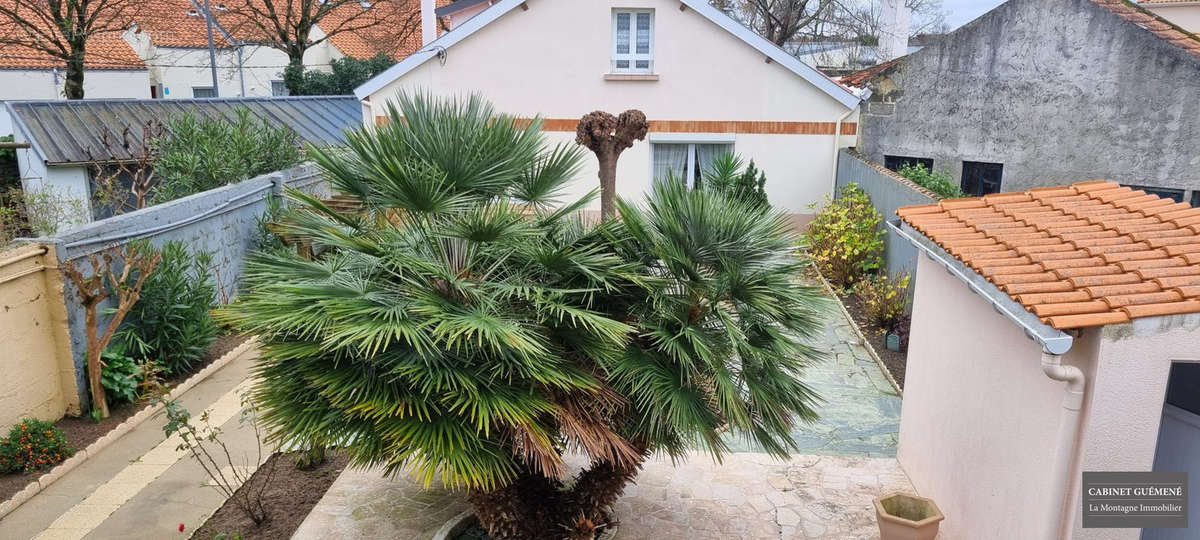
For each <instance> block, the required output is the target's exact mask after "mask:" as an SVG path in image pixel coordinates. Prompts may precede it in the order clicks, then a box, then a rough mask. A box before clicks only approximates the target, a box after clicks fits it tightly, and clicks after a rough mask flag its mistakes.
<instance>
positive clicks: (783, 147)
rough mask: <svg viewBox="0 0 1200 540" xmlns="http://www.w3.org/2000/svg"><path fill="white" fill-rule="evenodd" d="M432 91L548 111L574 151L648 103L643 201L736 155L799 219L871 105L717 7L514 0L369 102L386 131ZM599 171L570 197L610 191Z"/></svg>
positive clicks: (411, 66)
mask: <svg viewBox="0 0 1200 540" xmlns="http://www.w3.org/2000/svg"><path fill="white" fill-rule="evenodd" d="M451 5H452V6H454V5H457V3H456V4H451ZM477 5H482V4H477ZM451 19H452V20H453V16H451ZM530 51H536V53H537V54H536V55H534V56H530V55H529V54H525V53H526V52H530ZM421 90H425V91H432V92H434V93H436V94H439V95H463V94H467V93H472V92H477V93H479V94H481V95H482V96H483V97H485V98H486V99H488V100H490V101H491V102H493V103H494V104H495V106H496V107H497V109H498V110H499V111H502V112H505V113H509V114H514V115H518V116H521V117H532V116H534V115H541V116H542V118H543V121H544V123H543V129H544V130H545V131H546V132H547V133H548V136H549V138H550V140H551V142H562V143H567V144H574V139H575V128H576V124H577V123H578V120H579V118H580V117H582V116H583V115H585V114H587V113H589V112H591V111H594V110H603V111H609V112H611V113H613V114H618V113H620V112H622V111H624V110H626V109H640V110H641V111H643V112H644V113H645V114H646V116H647V118H648V119H649V120H650V134H649V135H648V137H647V140H646V141H644V142H639V143H636V144H635V145H634V146H633V147H632V148H630V149H628V150H626V151H625V152H624V153H623V154H622V155H621V158H620V161H619V163H618V168H617V191H618V194H619V195H620V196H623V197H627V198H630V199H632V200H638V199H640V198H641V197H642V194H643V193H644V192H645V191H646V190H647V188H649V186H650V183H651V179H660V180H661V179H665V178H666V177H667V175H668V173H674V175H675V177H676V178H678V179H680V181H684V182H688V183H689V185H690V184H692V183H694V181H695V178H696V176H697V175H698V174H699V173H700V171H702V170H704V169H705V168H706V167H707V166H708V164H709V163H710V162H711V161H712V159H713V157H714V156H716V155H717V154H718V153H720V152H725V151H732V152H736V153H737V154H740V155H741V156H743V157H744V158H746V159H747V160H749V159H753V160H754V162H755V163H756V165H757V166H759V167H760V168H761V169H762V170H763V171H765V173H766V176H767V183H766V190H767V193H768V196H769V197H770V200H771V202H772V203H773V204H775V205H776V206H779V207H782V208H785V209H787V211H788V212H790V213H791V214H794V215H795V216H796V218H797V221H804V220H805V219H806V216H808V215H810V214H811V213H812V212H813V210H812V209H811V208H810V205H812V204H814V203H818V202H820V201H821V200H822V198H823V197H824V196H825V195H827V194H828V193H829V192H830V190H831V186H832V185H833V180H834V178H833V174H834V164H835V154H836V152H837V149H838V147H841V146H846V145H849V144H851V143H852V140H853V137H852V135H853V134H854V133H855V127H856V124H855V121H856V115H857V108H858V104H859V102H860V97H859V94H856V93H854V92H852V91H851V90H849V89H847V88H845V87H842V86H840V85H838V84H837V83H835V82H834V81H833V80H831V79H829V78H828V77H826V76H825V75H823V74H822V73H821V72H819V71H817V70H816V69H814V68H812V67H810V66H808V65H806V64H804V63H803V62H800V61H799V60H797V59H796V58H795V57H793V56H791V55H790V54H788V53H787V52H786V51H784V50H783V49H780V48H779V47H776V46H775V45H773V44H771V43H769V42H768V41H766V40H765V39H763V38H761V37H760V36H758V35H757V34H755V33H754V32H753V31H751V30H749V29H747V28H746V27H744V26H742V25H741V24H740V23H738V22H736V21H734V20H733V19H730V18H729V17H728V16H726V15H724V14H723V13H721V12H720V11H719V10H717V9H715V8H713V7H712V6H710V5H709V4H708V2H707V1H706V0H683V1H682V2H680V1H674V0H631V1H630V0H624V1H616V0H604V1H596V0H558V1H551V0H525V1H522V0H501V1H500V2H497V3H495V4H494V5H492V6H490V7H487V8H486V9H484V10H483V11H481V12H479V13H478V14H475V15H474V16H473V17H471V18H469V19H466V20H465V22H461V24H459V25H458V26H454V27H452V29H451V30H450V31H449V32H447V33H446V34H444V35H442V36H441V37H440V38H439V39H437V40H436V41H434V42H432V43H430V44H429V45H428V46H426V47H424V48H422V49H421V50H420V51H418V52H416V53H414V54H413V55H412V56H409V57H408V58H407V59H405V60H404V61H402V62H400V63H399V64H397V65H395V66H393V67H392V68H391V69H389V70H388V71H386V72H384V73H382V74H380V75H379V76H377V77H375V78H374V79H372V80H370V81H368V82H367V83H365V84H364V85H363V86H361V87H359V88H358V89H357V90H356V91H355V94H356V95H357V96H358V97H359V98H360V99H362V100H364V109H363V114H364V121H365V122H367V123H373V122H377V121H379V120H377V119H380V118H382V117H384V116H385V115H386V111H387V107H388V103H389V102H390V101H391V100H393V99H394V98H395V97H396V96H397V95H398V94H399V93H400V92H416V91H421ZM839 129H840V131H841V134H842V136H836V135H835V133H837V132H838V130H839ZM585 164H586V168H585V169H584V171H583V172H581V173H580V174H579V175H578V179H579V180H578V181H577V182H576V184H575V185H574V186H573V188H572V189H571V192H570V193H569V194H568V195H569V196H570V197H578V196H581V195H583V194H584V193H586V192H588V191H590V190H592V189H593V188H596V187H597V185H598V181H597V179H596V178H597V176H596V173H597V162H596V159H595V158H594V157H593V156H591V155H590V154H589V155H588V159H587V160H586V162H585ZM596 204H597V206H596V207H597V208H598V203H596Z"/></svg>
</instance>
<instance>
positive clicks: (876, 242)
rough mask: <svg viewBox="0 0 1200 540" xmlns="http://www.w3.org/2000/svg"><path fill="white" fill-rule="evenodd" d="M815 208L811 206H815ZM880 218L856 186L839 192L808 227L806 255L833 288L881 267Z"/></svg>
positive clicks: (881, 233)
mask: <svg viewBox="0 0 1200 540" xmlns="http://www.w3.org/2000/svg"><path fill="white" fill-rule="evenodd" d="M815 206H816V205H813V207H815ZM882 223H883V217H882V216H880V215H879V212H878V211H876V210H875V207H873V206H871V199H870V198H869V197H867V194H866V192H864V191H863V190H862V189H860V188H859V187H858V185H856V184H850V185H848V186H846V187H845V188H843V189H842V191H841V192H840V193H839V196H838V197H837V198H836V199H833V200H829V199H828V198H826V201H825V207H824V208H822V209H821V210H820V211H819V212H817V215H816V217H814V218H813V220H812V222H810V223H809V225H808V233H807V235H806V238H807V240H808V250H809V255H810V256H811V257H812V259H813V262H815V263H816V265H817V269H818V270H820V272H821V274H822V275H824V276H825V279H828V280H829V281H830V282H831V283H833V284H834V285H835V286H838V287H842V288H849V287H851V286H853V285H854V284H855V283H856V282H857V281H858V280H860V279H862V278H863V277H865V276H867V275H870V274H872V273H874V272H876V271H877V270H879V268H881V267H882V266H883V232H882V231H881V230H879V226H880V224H882Z"/></svg>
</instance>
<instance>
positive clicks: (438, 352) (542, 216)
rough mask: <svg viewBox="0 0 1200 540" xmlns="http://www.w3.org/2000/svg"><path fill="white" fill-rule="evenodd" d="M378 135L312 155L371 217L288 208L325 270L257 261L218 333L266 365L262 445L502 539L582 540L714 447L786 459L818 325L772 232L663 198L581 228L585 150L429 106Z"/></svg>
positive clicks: (303, 203)
mask: <svg viewBox="0 0 1200 540" xmlns="http://www.w3.org/2000/svg"><path fill="white" fill-rule="evenodd" d="M389 116H390V120H391V121H390V122H389V123H388V124H387V125H386V126H381V127H377V128H374V129H371V130H360V131H356V132H353V133H351V134H350V136H349V144H348V148H347V149H346V150H345V151H344V152H334V151H326V150H319V149H314V150H312V152H313V156H314V159H315V160H316V161H317V163H318V164H319V165H320V166H321V167H322V168H323V169H324V172H325V174H326V175H327V176H328V178H329V180H330V181H331V183H332V184H333V186H334V187H335V188H336V189H338V190H340V191H342V192H343V193H345V194H347V195H348V196H350V197H353V198H355V199H358V200H359V201H361V203H362V206H363V208H364V209H365V210H364V212H363V213H362V214H359V215H348V214H342V213H338V212H337V211H334V210H333V209H330V208H328V207H327V206H325V205H324V204H323V203H321V202H320V201H319V200H316V199H313V198H311V197H308V196H305V195H303V194H300V193H296V192H292V193H291V197H292V199H293V201H294V204H293V210H292V211H291V212H290V214H289V216H288V217H287V218H286V219H285V220H284V222H283V224H282V225H281V227H282V228H283V229H285V232H286V234H287V235H288V236H289V237H293V238H300V239H304V240H307V241H309V242H311V243H312V245H313V246H314V249H315V250H316V251H317V252H318V253H320V255H319V256H318V257H317V258H316V259H315V260H304V259H302V258H299V257H297V256H295V255H292V254H289V253H287V252H284V251H279V250H277V251H275V252H271V253H260V254H257V255H256V256H255V257H254V258H253V259H252V260H251V261H250V262H249V263H248V266H247V290H246V291H245V292H244V294H243V295H242V296H241V298H240V300H239V301H238V302H237V303H236V304H235V305H233V306H232V307H230V308H229V309H228V311H227V312H226V313H225V318H226V319H227V320H229V321H231V322H233V323H235V324H236V325H237V326H238V327H239V328H240V329H241V330H242V331H245V332H250V333H254V334H257V335H258V336H260V339H261V341H262V343H263V357H262V359H261V360H260V361H259V364H258V366H257V374H258V375H259V376H260V377H261V383H260V384H259V385H258V386H257V390H256V393H255V397H256V399H257V400H258V401H259V403H260V404H261V406H262V407H263V409H264V419H265V421H266V422H267V423H268V424H269V425H270V426H271V428H272V431H273V433H274V434H275V436H276V437H277V438H278V439H280V440H282V441H284V442H288V443H292V444H298V445H310V446H325V445H328V446H343V447H345V451H346V452H347V453H348V455H349V457H350V459H351V460H352V462H353V463H355V464H358V465H362V466H381V467H383V469H384V471H385V472H386V473H387V474H396V473H399V472H401V471H408V472H411V473H412V474H415V475H416V476H417V477H418V478H419V479H421V480H422V481H424V482H425V483H426V484H427V485H428V484H430V483H433V482H440V483H441V484H443V485H445V486H449V487H453V488H460V489H463V490H465V491H466V493H467V497H468V498H469V500H470V501H471V503H472V504H473V506H474V507H475V510H476V513H477V514H478V516H479V518H480V520H481V522H482V523H483V524H484V525H485V527H486V528H487V529H488V532H489V534H490V535H491V536H492V537H493V538H498V539H533V538H536V539H543V538H562V537H567V538H592V537H593V535H594V534H596V531H597V529H598V528H602V527H603V526H604V525H605V524H607V523H609V522H610V519H611V516H609V514H608V511H609V507H610V506H611V504H612V503H613V502H614V501H615V500H616V499H617V497H619V496H620V493H621V491H622V489H623V488H624V486H625V485H626V484H627V483H628V482H629V481H630V480H631V479H633V478H634V477H635V476H636V474H637V471H638V469H639V468H640V466H641V463H642V462H643V460H644V459H645V458H646V457H647V456H649V455H650V454H652V453H655V452H661V453H665V454H669V455H671V456H673V457H684V456H685V455H686V454H687V453H688V452H689V451H690V450H694V449H702V450H706V451H708V452H709V453H710V454H712V455H713V456H714V457H717V458H719V457H720V456H721V455H722V454H724V453H725V452H726V451H727V444H726V441H727V438H728V436H729V435H727V434H725V433H724V432H725V431H726V430H729V431H731V432H734V433H738V434H741V435H742V436H745V437H748V438H750V439H752V440H753V441H755V442H757V443H758V444H759V445H761V447H762V448H764V449H765V450H766V451H768V452H770V453H772V454H775V455H780V456H782V455H785V454H786V453H787V452H788V451H789V450H791V449H793V448H794V444H793V442H792V439H791V437H790V435H789V432H790V430H791V428H792V426H793V425H794V424H795V423H796V422H798V421H800V422H804V421H810V420H812V419H813V418H814V417H815V413H814V411H813V408H812V407H813V404H814V403H815V402H816V399H817V398H816V397H815V396H814V394H813V392H812V391H811V390H810V389H809V388H808V387H806V386H805V385H804V384H803V383H802V382H801V381H800V377H801V373H802V370H803V368H804V367H805V365H806V364H807V363H808V362H809V361H810V360H812V359H814V358H816V357H818V356H819V353H818V352H817V351H815V350H814V349H812V348H810V347H808V346H807V345H805V344H804V341H805V339H806V338H809V337H812V336H814V335H815V334H816V333H817V332H818V331H819V329H820V327H821V324H820V319H819V318H820V313H821V310H822V309H823V306H822V303H821V302H822V301H821V296H820V294H819V293H818V292H817V291H815V290H814V289H812V288H810V287H806V286H802V285H799V284H797V282H796V281H795V279H794V278H795V276H796V274H797V272H798V271H799V268H800V264H801V262H800V261H799V260H797V259H796V258H795V257H792V256H789V255H786V254H784V253H785V252H786V251H787V250H788V248H789V247H790V246H791V245H792V243H793V241H794V239H793V238H792V237H791V236H789V234H788V233H787V232H786V231H787V230H788V228H787V222H786V219H785V218H784V217H783V216H782V215H780V214H776V213H772V211H770V210H765V209H760V208H755V207H752V206H749V205H746V204H744V203H740V202H737V201H733V200H729V199H726V198H724V197H722V196H721V195H720V194H716V193H708V192H689V191H687V190H686V189H683V188H681V187H678V186H672V185H667V184H663V185H660V186H658V187H657V188H656V189H655V191H654V192H653V193H652V194H651V195H650V197H649V199H648V203H647V205H646V206H645V207H644V208H639V207H635V206H633V205H630V204H626V203H623V202H622V203H621V204H619V214H620V219H617V220H612V221H608V222H603V223H598V224H585V223H584V222H583V220H581V219H580V218H579V217H578V215H579V213H578V212H577V211H578V210H579V209H580V208H582V207H584V206H585V205H586V204H587V203H588V202H590V200H592V199H593V198H594V196H595V193H594V192H593V193H592V194H589V196H588V197H585V198H583V199H582V200H579V201H574V202H570V203H568V204H566V205H564V206H561V207H560V206H558V205H559V204H560V203H559V201H557V200H556V198H557V197H559V196H560V195H561V193H562V191H563V189H564V187H565V185H566V183H567V182H569V181H570V180H572V178H573V177H574V176H575V175H576V173H577V172H578V170H579V168H580V160H581V159H582V155H581V153H580V150H578V149H577V148H575V147H567V146H558V147H548V146H547V145H546V143H545V141H544V138H543V136H542V134H541V125H540V121H538V120H535V121H533V122H532V123H524V122H520V121H515V120H514V119H512V118H509V117H506V116H501V115H497V114H495V112H494V111H493V110H492V108H491V107H490V106H489V105H487V104H486V103H485V102H484V101H483V100H481V99H480V98H478V97H470V98H466V99H459V100H439V99H434V98H431V97H429V96H425V95H414V96H401V97H400V98H399V100H398V102H397V104H396V105H395V106H393V107H392V108H391V110H390V112H389ZM570 453H576V454H582V455H583V456H585V457H586V458H587V459H588V460H589V462H590V463H589V465H588V467H587V468H586V469H584V470H583V471H582V472H579V473H578V474H577V476H576V477H575V481H574V482H568V481H567V479H568V477H569V475H570V470H569V468H568V466H567V465H566V464H565V463H564V456H565V455H567V454H570ZM568 485H569V486H570V487H568Z"/></svg>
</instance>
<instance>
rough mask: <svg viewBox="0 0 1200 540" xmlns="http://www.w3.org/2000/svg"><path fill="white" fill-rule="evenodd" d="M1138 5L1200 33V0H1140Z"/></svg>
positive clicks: (1188, 29) (1189, 30)
mask: <svg viewBox="0 0 1200 540" xmlns="http://www.w3.org/2000/svg"><path fill="white" fill-rule="evenodd" d="M1138 5H1139V6H1142V7H1144V8H1146V10H1147V11H1149V12H1151V13H1153V14H1155V15H1158V16H1159V17H1162V18H1164V19H1166V20H1168V21H1170V22H1171V23H1172V24H1175V25H1177V26H1179V27H1180V28H1182V29H1184V30H1187V31H1188V32H1191V33H1193V34H1197V33H1200V2H1198V1H1196V0H1139V1H1138Z"/></svg>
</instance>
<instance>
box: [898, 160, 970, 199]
mask: <svg viewBox="0 0 1200 540" xmlns="http://www.w3.org/2000/svg"><path fill="white" fill-rule="evenodd" d="M896 172H897V173H899V174H900V176H903V177H905V178H907V179H909V180H912V181H913V183H914V184H917V185H918V186H921V187H923V188H925V189H928V190H929V191H932V192H934V193H937V194H938V195H940V196H942V197H944V198H947V199H950V198H954V197H962V196H963V192H962V189H959V187H958V186H956V185H954V178H953V177H952V176H950V172H949V171H933V170H930V169H926V168H925V166H924V165H921V164H920V163H906V164H904V165H903V166H901V167H900V170H898V171H896Z"/></svg>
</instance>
